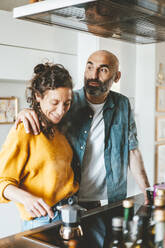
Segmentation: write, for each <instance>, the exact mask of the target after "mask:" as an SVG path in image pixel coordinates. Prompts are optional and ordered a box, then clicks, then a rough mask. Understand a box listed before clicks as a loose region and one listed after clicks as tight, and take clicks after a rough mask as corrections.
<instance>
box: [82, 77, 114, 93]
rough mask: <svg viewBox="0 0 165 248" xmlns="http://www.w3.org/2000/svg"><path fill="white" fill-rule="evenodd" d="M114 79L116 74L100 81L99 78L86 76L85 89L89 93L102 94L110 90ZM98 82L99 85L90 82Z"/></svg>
mask: <svg viewBox="0 0 165 248" xmlns="http://www.w3.org/2000/svg"><path fill="white" fill-rule="evenodd" d="M113 81H114V76H113V77H111V78H110V79H109V80H107V81H104V82H102V81H100V80H99V79H86V78H84V85H85V90H86V92H87V93H88V94H89V95H92V96H101V95H102V94H104V93H105V92H108V91H109V89H110V88H111V86H112V83H113ZM91 82H92V83H97V84H98V85H97V86H93V85H90V83H91Z"/></svg>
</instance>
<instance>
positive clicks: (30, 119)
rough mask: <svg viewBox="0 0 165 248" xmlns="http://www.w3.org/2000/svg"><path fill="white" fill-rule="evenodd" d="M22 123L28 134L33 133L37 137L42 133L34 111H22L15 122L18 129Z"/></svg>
mask: <svg viewBox="0 0 165 248" xmlns="http://www.w3.org/2000/svg"><path fill="white" fill-rule="evenodd" d="M21 122H23V125H24V127H25V132H26V133H33V134H35V135H37V134H39V133H40V124H39V121H38V116H37V114H36V113H35V111H34V110H32V109H23V110H22V111H20V112H19V114H18V116H17V119H16V122H15V128H16V129H17V127H18V125H19V123H21Z"/></svg>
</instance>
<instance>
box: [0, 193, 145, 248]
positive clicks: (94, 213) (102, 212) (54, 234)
mask: <svg viewBox="0 0 165 248" xmlns="http://www.w3.org/2000/svg"><path fill="white" fill-rule="evenodd" d="M129 198H132V199H134V202H135V207H134V212H135V213H136V212H137V211H139V209H140V208H141V207H142V204H143V202H144V198H143V194H139V195H136V196H134V197H129ZM122 210H123V209H122V201H120V202H116V203H113V204H109V205H105V206H102V207H98V208H95V209H92V210H89V211H86V212H85V213H84V214H83V215H82V217H81V226H82V229H83V232H84V234H85V235H84V236H86V238H87V239H88V236H89V235H90V234H89V233H88V231H87V230H88V225H91V224H90V223H93V227H94V228H95V224H94V221H95V220H96V221H97V218H99V217H101V218H104V219H106V221H107V223H109V225H107V226H109V227H110V226H111V218H112V217H113V216H122V215H123V212H122ZM60 225H61V221H58V222H56V223H50V224H49V225H45V226H42V227H39V228H35V229H33V230H29V231H26V232H21V233H18V234H16V235H12V236H8V237H6V238H3V239H0V247H1V248H27V247H29V248H39V247H40V248H41V247H43V248H46V247H49V248H57V247H60V248H61V247H64V246H63V242H62V241H61V239H60V237H59V235H58V231H59V227H60ZM97 226H98V223H97ZM108 232H109V230H106V233H108ZM83 246H84V248H86V246H85V245H83ZM91 248H92V247H91Z"/></svg>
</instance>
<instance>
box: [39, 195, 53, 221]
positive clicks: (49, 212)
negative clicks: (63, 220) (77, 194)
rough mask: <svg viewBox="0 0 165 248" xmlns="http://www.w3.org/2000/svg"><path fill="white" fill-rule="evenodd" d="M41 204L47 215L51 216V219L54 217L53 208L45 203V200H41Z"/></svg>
mask: <svg viewBox="0 0 165 248" xmlns="http://www.w3.org/2000/svg"><path fill="white" fill-rule="evenodd" d="M39 203H40V204H41V205H42V207H43V208H44V210H45V211H46V213H47V214H48V215H49V217H50V218H53V217H54V212H53V210H52V208H51V207H50V206H49V205H47V204H46V202H44V200H43V199H41V198H40V199H39Z"/></svg>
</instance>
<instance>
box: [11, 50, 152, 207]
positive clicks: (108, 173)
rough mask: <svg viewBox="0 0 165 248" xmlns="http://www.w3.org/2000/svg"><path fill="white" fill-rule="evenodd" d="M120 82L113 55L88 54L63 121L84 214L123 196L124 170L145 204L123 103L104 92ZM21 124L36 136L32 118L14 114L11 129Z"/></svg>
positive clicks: (138, 162)
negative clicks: (73, 156) (81, 83)
mask: <svg viewBox="0 0 165 248" xmlns="http://www.w3.org/2000/svg"><path fill="white" fill-rule="evenodd" d="M120 77H121V72H120V71H119V61H118V59H117V57H116V56H115V55H114V54H112V53H110V52H108V51H105V50H99V51H96V52H94V53H93V54H91V55H90V56H89V58H88V61H87V64H86V69H85V77H84V88H82V89H80V90H78V91H75V93H74V99H73V104H72V107H71V109H70V111H69V113H68V114H67V116H66V118H65V121H67V122H66V123H67V133H66V134H67V137H68V139H69V141H70V143H71V144H72V146H73V149H74V151H75V154H76V157H77V158H78V163H77V168H81V173H80V178H81V180H80V190H79V201H80V202H81V205H82V206H84V207H86V208H87V209H90V208H94V207H97V206H99V205H100V204H102V203H103V202H106V201H108V202H109V203H110V202H115V201H118V200H122V199H124V198H125V197H126V190H127V168H128V165H129V168H130V170H131V172H132V174H133V176H134V177H135V180H136V182H137V183H138V184H139V186H140V188H141V190H142V192H143V193H144V196H145V202H147V197H146V192H145V188H147V187H149V182H148V179H147V175H146V173H145V169H144V165H143V161H142V157H141V154H140V151H139V150H138V141H137V137H136V136H137V133H136V125H135V122H134V119H133V116H132V112H131V109H130V104H129V100H128V98H127V97H125V96H123V95H121V94H119V93H115V92H113V91H110V89H111V86H112V84H113V82H114V83H117V82H118V81H119V79H120ZM21 121H23V123H24V126H25V129H26V132H30V131H31V128H32V130H33V131H34V134H38V133H39V131H40V127H39V123H38V118H37V115H36V114H35V113H34V112H33V111H32V110H23V111H22V112H20V114H19V116H18V119H17V121H16V127H17V125H18V123H19V122H21ZM29 122H30V124H29ZM30 125H31V127H30ZM77 171H78V170H77ZM100 200H101V201H100Z"/></svg>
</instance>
